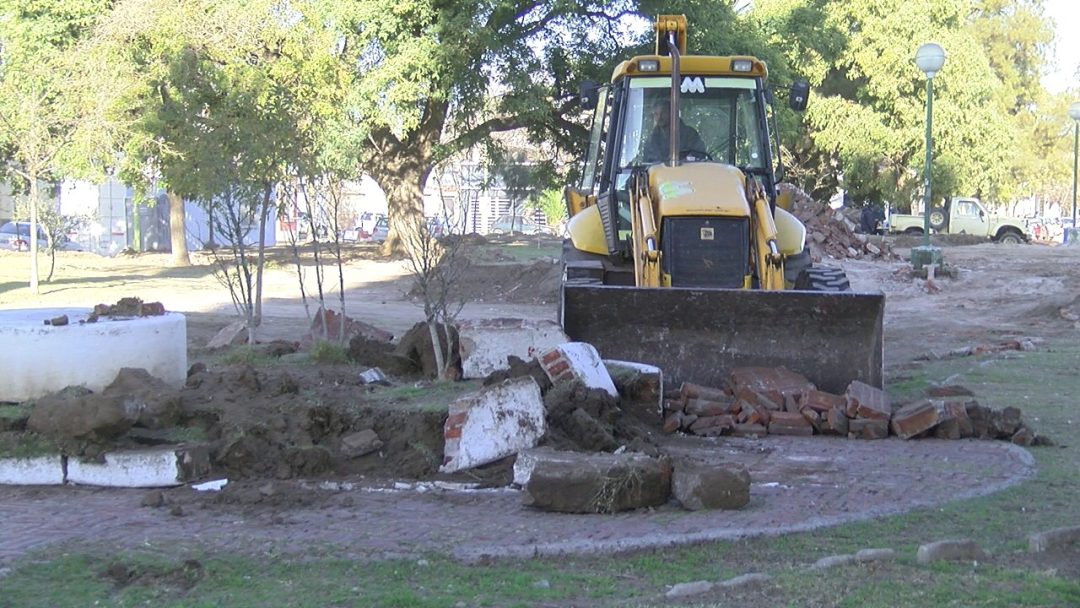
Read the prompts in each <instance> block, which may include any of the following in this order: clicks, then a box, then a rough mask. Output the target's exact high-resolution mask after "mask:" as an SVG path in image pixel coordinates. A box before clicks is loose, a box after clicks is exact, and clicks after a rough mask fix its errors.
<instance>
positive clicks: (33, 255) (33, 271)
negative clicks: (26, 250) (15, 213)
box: [29, 171, 39, 294]
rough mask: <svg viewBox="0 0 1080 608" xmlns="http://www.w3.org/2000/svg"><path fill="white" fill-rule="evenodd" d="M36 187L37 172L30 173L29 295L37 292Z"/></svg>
mask: <svg viewBox="0 0 1080 608" xmlns="http://www.w3.org/2000/svg"><path fill="white" fill-rule="evenodd" d="M37 227H38V185H37V172H36V171H31V172H30V235H29V237H30V293H33V294H37V293H39V290H38V238H37Z"/></svg>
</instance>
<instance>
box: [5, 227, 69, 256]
mask: <svg viewBox="0 0 1080 608" xmlns="http://www.w3.org/2000/svg"><path fill="white" fill-rule="evenodd" d="M37 233H38V247H39V248H40V249H47V248H48V246H49V237H48V235H47V234H46V233H45V229H44V228H42V227H41V226H40V225H39V226H38V227H37ZM0 247H2V248H4V249H14V250H16V251H29V250H30V222H8V223H6V224H4V225H3V226H0ZM56 249H57V250H58V251H82V250H83V248H82V247H81V246H80V245H79V244H78V243H76V242H75V241H73V240H71V239H69V238H68V237H66V236H63V235H61V236H60V237H59V238H58V239H57V244H56Z"/></svg>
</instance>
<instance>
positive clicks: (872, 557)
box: [855, 549, 896, 564]
mask: <svg viewBox="0 0 1080 608" xmlns="http://www.w3.org/2000/svg"><path fill="white" fill-rule="evenodd" d="M894 559H896V551H895V550H893V549H862V550H860V551H858V552H856V553H855V561H856V562H859V563H860V564H865V563H869V562H886V561H892V560H894Z"/></svg>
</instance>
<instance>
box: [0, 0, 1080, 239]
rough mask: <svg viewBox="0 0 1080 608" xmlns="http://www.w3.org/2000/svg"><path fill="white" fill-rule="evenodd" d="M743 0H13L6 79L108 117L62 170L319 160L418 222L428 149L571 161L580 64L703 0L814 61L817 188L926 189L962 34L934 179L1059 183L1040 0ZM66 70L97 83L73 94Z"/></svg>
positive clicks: (708, 41)
mask: <svg viewBox="0 0 1080 608" xmlns="http://www.w3.org/2000/svg"><path fill="white" fill-rule="evenodd" d="M735 7H736V3H734V2H716V1H715V0H678V1H675V2H663V3H661V2H656V1H655V0H640V1H634V0H620V1H618V2H600V1H599V0H574V1H568V0H532V1H529V2H520V1H514V2H511V1H509V0H468V1H454V2H445V1H438V2H436V1H434V0H394V1H389V0H288V1H285V2H282V1H280V0H254V1H246V0H245V1H243V2H241V1H240V0H173V1H170V2H165V1H164V0H117V1H110V0H79V1H76V2H61V1H60V0H50V1H42V0H0V15H2V18H3V20H4V21H3V24H4V29H3V34H0V36H2V37H3V42H4V49H3V59H4V61H3V63H2V65H0V70H2V71H0V75H2V77H3V78H2V82H0V86H3V87H5V88H4V92H3V93H0V94H2V95H4V96H5V97H4V99H5V100H7V101H6V102H5V104H4V106H5V107H6V108H18V107H23V106H20V105H19V104H20V103H25V101H26V100H27V99H32V98H33V95H31V93H32V91H38V92H39V93H40V92H46V93H47V94H46V96H45V97H43V98H39V99H48V100H58V101H60V100H63V103H61V104H59V105H55V106H47V107H55V108H57V109H58V110H59V109H63V110H64V111H65V112H67V114H65V116H86V115H87V114H86V110H87V108H90V109H93V110H94V111H95V112H96V114H95V115H97V116H99V117H100V118H101V123H100V124H99V125H97V129H96V133H97V134H98V135H97V136H96V137H93V138H87V139H84V140H82V141H84V142H90V141H94V142H96V144H95V145H94V146H90V145H89V144H86V145H82V144H80V145H73V146H66V147H65V148H64V150H66V151H67V152H65V154H68V156H69V157H70V159H71V160H72V162H65V163H54V164H53V166H51V167H50V168H49V169H48V172H49V174H50V175H53V176H54V177H57V178H58V177H63V176H64V175H67V174H74V173H78V172H79V171H83V172H85V170H86V169H88V168H95V167H96V168H102V167H105V166H106V165H113V166H116V167H119V168H120V170H121V175H122V176H124V177H125V179H126V180H127V181H129V182H130V183H132V184H133V185H136V186H137V187H142V188H144V189H146V188H149V187H151V186H157V187H166V188H168V189H169V190H170V192H173V193H175V194H176V195H177V196H183V197H186V198H189V199H195V200H201V201H211V200H213V199H214V197H215V196H217V195H219V194H221V193H222V192H223V191H225V190H226V189H229V188H240V187H250V188H253V189H255V190H258V191H261V190H262V189H263V188H264V187H265V185H266V184H271V183H274V182H282V181H287V180H296V179H302V178H303V176H304V175H323V174H333V175H335V176H338V177H340V178H342V179H346V178H356V177H359V176H360V175H361V174H368V175H370V176H372V177H373V178H374V179H375V180H376V182H377V183H379V185H380V186H381V187H382V188H383V189H384V190H385V191H386V193H387V195H388V199H389V214H390V222H391V230H392V234H391V238H390V239H389V242H390V244H391V246H393V245H394V243H395V242H396V240H397V238H398V237H397V234H396V231H397V230H398V229H399V228H400V227H403V226H408V225H417V224H418V223H417V222H415V221H413V220H415V218H416V217H417V216H419V215H420V214H422V212H423V207H422V196H423V189H424V186H425V184H426V181H427V178H428V176H429V175H430V173H431V171H432V169H433V168H434V167H436V166H437V165H439V164H440V163H442V162H444V161H446V160H447V159H450V158H452V157H454V156H455V155H456V154H458V153H460V152H462V151H464V150H468V149H470V148H473V147H474V146H483V147H485V148H486V149H487V157H488V158H490V159H494V160H498V159H499V158H500V155H501V154H503V153H505V151H506V150H505V149H504V147H503V145H502V144H501V143H500V141H501V140H500V138H496V137H492V134H494V133H498V132H501V131H509V130H515V129H520V130H522V131H523V132H524V133H525V134H526V135H527V137H528V138H529V139H530V140H531V141H532V142H534V143H540V142H543V143H544V144H545V145H544V146H536V147H535V148H534V154H536V155H537V156H538V158H537V159H534V160H536V161H538V163H539V166H540V167H541V168H545V169H548V171H547V175H549V176H550V175H554V174H555V173H554V171H553V170H554V169H557V163H555V162H554V161H555V156H556V155H557V154H563V155H567V154H568V155H570V156H574V155H576V154H577V153H578V151H580V149H581V147H582V146H583V144H584V141H585V138H586V131H585V128H584V127H585V124H584V123H585V121H586V117H585V115H584V114H583V113H582V112H581V111H580V109H579V108H578V106H577V103H576V101H577V100H576V93H577V90H578V85H579V84H580V83H581V82H582V81H583V80H585V79H589V80H597V81H603V80H606V79H607V77H608V76H609V75H610V73H611V69H612V68H613V67H614V65H615V64H616V63H617V62H618V61H620V60H622V59H624V58H626V57H628V56H630V55H633V54H635V53H640V52H648V51H649V50H650V49H651V44H652V34H651V31H650V28H649V23H650V22H651V20H652V19H653V18H654V16H655V14H657V13H660V12H665V13H685V14H687V15H688V17H689V19H690V47H691V49H692V51H693V52H697V53H718V54H722V53H746V54H754V55H758V56H760V57H762V58H764V59H765V60H766V61H768V62H769V66H770V79H771V80H772V81H773V82H774V84H776V85H778V86H777V88H778V89H779V88H783V87H784V86H786V85H787V84H790V82H791V81H792V80H793V79H795V78H796V77H805V78H807V79H809V80H810V82H811V83H812V84H813V86H814V93H813V95H812V96H811V104H810V107H809V109H808V111H807V112H806V114H805V115H804V116H802V117H797V116H795V115H793V114H790V113H788V112H787V111H786V110H781V111H780V122H781V126H782V134H783V137H784V139H783V145H784V148H785V150H786V157H787V158H789V159H791V160H792V164H793V165H794V166H795V168H796V169H797V170H796V171H794V172H793V173H792V177H793V179H796V180H798V181H799V182H800V185H803V186H804V187H805V188H807V189H809V190H811V191H813V192H815V193H816V194H818V195H820V196H825V195H827V193H829V192H830V191H831V190H832V189H833V188H834V187H835V186H836V185H837V184H841V185H842V186H843V187H845V188H846V189H847V190H848V192H850V193H851V195H852V197H853V198H854V199H855V200H864V199H865V200H873V201H889V202H892V203H894V204H900V205H903V204H904V203H905V202H906V201H907V200H910V199H911V198H912V197H913V196H914V195H916V194H917V193H918V191H919V188H920V183H921V179H920V174H921V170H922V163H923V158H924V155H925V145H926V143H925V136H924V129H925V119H926V117H925V110H926V97H925V96H926V79H925V77H924V75H923V74H921V73H920V72H919V71H918V69H917V68H916V67H915V66H914V63H913V61H912V59H913V56H914V53H915V50H916V48H917V47H918V46H919V44H920V43H922V42H924V41H927V40H935V41H937V42H939V43H940V44H942V45H943V46H944V47H945V49H946V51H947V53H948V59H947V61H946V65H945V67H944V69H943V70H942V71H941V73H940V74H939V75H938V76H937V77H936V78H935V80H934V87H935V100H934V101H935V103H934V156H935V164H934V169H935V172H934V192H935V193H939V194H946V193H955V194H977V195H980V196H982V197H984V198H986V199H988V200H989V201H991V202H993V201H1005V200H1011V199H1015V198H1019V197H1024V196H1029V195H1039V196H1050V193H1052V192H1054V188H1056V187H1058V186H1059V185H1060V182H1061V181H1062V179H1063V175H1064V173H1065V171H1064V170H1063V169H1062V168H1059V167H1058V166H1057V163H1056V159H1058V158H1059V156H1060V157H1061V158H1064V154H1065V149H1066V147H1067V143H1068V142H1065V141H1064V139H1063V137H1062V133H1063V129H1065V128H1066V127H1067V126H1068V120H1067V118H1065V116H1064V113H1063V112H1062V110H1061V109H1062V107H1063V106H1064V105H1067V104H1065V103H1064V99H1065V98H1064V97H1061V96H1058V97H1055V96H1051V95H1049V94H1048V93H1046V91H1044V90H1043V89H1042V87H1041V85H1040V83H1039V78H1040V76H1041V75H1042V74H1043V71H1044V70H1045V69H1046V68H1045V65H1046V54H1047V49H1048V47H1049V45H1050V44H1051V43H1052V39H1051V35H1050V30H1049V27H1048V24H1047V21H1046V19H1045V18H1044V17H1043V15H1042V9H1041V1H1040V0H913V1H912V0H843V1H841V0H756V1H755V2H754V3H753V4H752V5H751V6H750V7H749V8H747V7H745V6H742V3H740V8H739V9H736V8H735ZM75 45H78V46H77V48H78V52H75V53H72V52H69V51H68V50H67V49H71V48H76V46H75ZM60 59H63V60H64V61H66V62H68V64H69V65H71V67H69V68H67V69H66V71H59V70H48V69H45V70H39V71H41V72H42V73H41V74H40V75H39V77H40V78H41V79H43V80H41V81H40V85H33V83H34V82H35V80H34V79H33V78H27V77H25V76H23V75H21V72H20V70H22V71H25V72H26V73H30V72H31V71H32V68H35V66H48V65H52V63H50V62H52V61H59V60H60ZM16 74H20V76H19V77H18V78H16ZM50 78H51V79H52V80H50ZM72 81H76V82H77V81H82V82H87V83H88V84H89V85H90V87H89V88H87V89H84V90H82V92H81V93H79V94H78V95H73V94H71V91H72V90H73V89H74V88H76V87H73V86H72ZM95 83H96V86H95ZM32 85H33V86H32ZM35 86H36V88H35ZM79 88H82V87H81V85H80V87H79ZM79 100H83V101H79ZM86 100H90V102H89V103H88V102H87V101H86ZM79 108H81V109H79ZM73 109H78V111H74V110H73ZM7 112H8V114H5V115H6V116H7V115H10V112H11V110H7ZM6 120H8V122H9V123H13V122H14V121H13V120H12V119H11V118H8V119H6ZM23 122H24V124H27V125H31V124H33V125H37V124H38V123H39V121H29V122H27V121H23ZM84 122H86V121H85V120H84V121H83V122H79V121H76V122H75V123H72V124H69V125H68V126H64V123H63V122H55V121H54V122H51V123H50V124H53V125H54V126H53V127H50V129H51V130H50V131H49V132H50V133H52V134H55V135H58V136H60V137H61V139H62V140H64V141H66V140H68V139H71V136H72V134H73V133H75V132H76V131H80V132H90V130H88V129H85V128H82V126H80V125H83V123H84ZM76 126H79V128H78V129H77V128H76ZM14 133H17V131H12V130H11V129H8V130H7V131H6V136H5V137H3V139H2V141H3V142H5V144H6V147H5V148H3V150H4V152H5V154H6V158H8V159H14V158H15V151H14V150H15V148H13V145H14V144H15V143H16V142H19V141H22V140H25V139H26V138H24V137H21V136H19V135H13V134H14ZM27 141H29V140H27ZM502 141H505V139H503V140H502ZM104 148H107V149H108V153H106V151H105V149H104ZM69 153H70V154H69ZM76 159H78V160H76ZM1062 164H1064V161H1063V162H1062ZM61 165H62V166H63V168H61ZM8 166H9V167H13V166H15V165H12V164H11V163H10V162H9V163H8ZM841 177H842V182H841ZM541 185H542V186H547V185H549V184H546V183H544V184H541Z"/></svg>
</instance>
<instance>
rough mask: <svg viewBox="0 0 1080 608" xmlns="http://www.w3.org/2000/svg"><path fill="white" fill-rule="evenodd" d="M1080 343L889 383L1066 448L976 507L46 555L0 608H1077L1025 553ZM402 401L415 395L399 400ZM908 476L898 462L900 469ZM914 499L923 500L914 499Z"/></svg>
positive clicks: (1067, 585)
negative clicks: (820, 567) (445, 551)
mask: <svg viewBox="0 0 1080 608" xmlns="http://www.w3.org/2000/svg"><path fill="white" fill-rule="evenodd" d="M1078 361H1080V346H1077V345H1075V344H1074V343H1072V342H1070V341H1067V340H1060V341H1056V342H1051V343H1049V344H1046V345H1044V347H1043V348H1042V349H1040V350H1039V351H1037V352H1027V353H1007V354H1006V355H1004V356H1003V355H1000V354H999V355H996V356H993V357H969V358H963V359H954V360H947V361H936V362H931V363H926V364H922V365H920V366H917V367H913V368H910V369H907V370H904V371H903V376H902V377H899V376H898V377H897V378H895V381H894V383H893V385H892V392H893V394H894V396H896V397H898V398H904V397H906V396H915V395H917V394H918V393H919V392H920V391H921V389H922V388H923V387H925V386H926V385H928V384H929V383H931V382H940V381H942V380H944V379H945V378H952V381H953V382H955V383H959V384H963V385H964V386H967V387H969V388H971V389H973V390H974V391H975V392H976V394H977V396H978V399H979V401H980V403H983V404H984V405H988V406H990V407H994V408H1001V407H1005V406H1009V405H1016V406H1019V407H1021V409H1022V410H1023V412H1024V420H1025V421H1026V422H1027V423H1028V424H1029V425H1030V426H1032V427H1033V428H1034V429H1035V430H1036V431H1038V432H1040V433H1042V434H1046V435H1048V436H1050V437H1051V438H1052V439H1053V440H1055V441H1056V442H1057V443H1058V444H1059V445H1058V446H1057V447H1045V448H1036V449H1032V454H1033V455H1034V457H1035V459H1036V461H1037V463H1038V467H1039V473H1038V475H1037V477H1036V478H1035V479H1033V480H1031V481H1029V482H1027V483H1025V484H1023V485H1021V486H1019V487H1015V488H1012V489H1009V490H1006V491H1003V492H999V493H997V494H994V495H991V496H987V497H984V498H979V499H974V500H968V501H963V502H959V503H954V504H948V505H944V506H942V507H939V508H935V509H926V510H921V511H917V512H914V513H910V514H907V515H903V516H898V517H892V518H887V519H880V520H874V521H868V522H861V523H853V524H848V525H842V526H839V527H833V528H828V529H823V530H819V531H816V532H813V533H804V534H792V535H786V536H781V537H776V538H753V539H746V540H742V541H735V542H720V543H713V544H708V545H703V546H698V547H690V548H679V549H668V550H657V551H650V552H644V553H638V554H632V555H623V556H614V557H595V556H590V557H574V558H561V559H537V560H526V561H508V562H499V563H496V564H493V565H485V566H467V565H463V564H460V563H456V562H453V561H450V560H448V559H446V558H443V557H440V556H428V557H427V558H426V559H423V560H384V561H356V560H346V559H341V558H340V557H338V556H337V554H336V552H335V549H334V548H332V547H318V548H315V547H313V548H309V549H308V550H307V552H306V553H305V554H303V555H300V556H295V555H294V556H291V557H288V558H286V557H283V556H275V555H261V556H251V555H235V554H228V553H198V552H183V553H181V554H162V553H161V552H160V551H158V552H145V553H140V552H124V553H117V552H115V551H113V550H111V549H109V548H104V547H94V548H88V547H81V548H80V549H79V550H78V551H76V552H71V551H70V550H69V551H66V552H60V551H61V550H60V549H50V550H48V551H46V552H44V553H41V554H38V555H35V556H33V557H27V558H24V559H22V560H20V561H18V562H17V563H16V564H14V565H13V568H12V570H11V572H10V573H8V574H7V575H6V576H5V577H4V578H2V579H0V587H2V588H3V593H2V594H0V606H4V607H6V606H57V607H59V606H91V605H100V606H136V605H138V606H143V605H154V606H237V607H239V606H402V607H404V606H445V607H453V606H594V605H599V606H627V605H642V606H648V605H665V606H666V605H694V606H731V605H736V606H852V607H862V606H870V607H873V606H881V607H886V606H920V607H921V606H1003V607H1004V606H1075V605H1080V582H1078V575H1080V548H1076V549H1073V550H1069V551H1066V552H1064V553H1057V554H1051V555H1049V556H1032V555H1030V554H1028V553H1027V540H1026V539H1027V535H1028V534H1030V533H1032V532H1036V531H1041V530H1046V529H1050V528H1055V527H1060V526H1069V525H1075V524H1077V522H1078V521H1080V483H1078V481H1080V449H1078V448H1077V447H1076V446H1075V444H1076V435H1077V431H1076V427H1077V425H1078V424H1080V408H1078V407H1077V406H1076V402H1075V400H1074V398H1073V397H1072V396H1073V395H1076V394H1080V377H1078V376H1077V374H1076V372H1075V370H1076V364H1077V362H1078ZM398 390H401V392H402V394H401V395H400V397H402V398H403V399H406V400H408V399H411V398H413V397H415V396H414V395H412V394H411V393H410V391H409V390H408V389H398ZM898 466H902V463H898ZM912 491H918V488H912ZM950 538H972V539H974V540H976V541H977V542H978V543H980V545H981V546H982V547H983V548H985V549H986V550H987V551H989V552H990V554H991V557H990V559H989V560H988V561H986V563H938V564H934V565H921V564H918V563H917V562H916V560H915V552H916V550H917V548H918V546H919V545H920V544H923V543H927V542H932V541H935V540H942V539H950ZM865 548H892V549H895V550H896V551H897V557H896V559H895V560H893V561H887V562H879V563H873V564H853V565H850V566H843V567H839V568H835V569H831V570H826V571H811V570H808V569H807V567H808V566H809V565H811V564H813V563H814V562H815V561H816V560H818V559H820V558H821V557H824V556H828V555H836V554H849V553H854V552H856V551H858V550H860V549H865ZM748 572H764V573H767V574H769V575H771V576H772V577H773V579H772V581H770V582H769V583H767V584H765V585H764V586H761V587H759V588H756V589H752V590H750V589H748V590H742V591H727V592H711V593H709V594H705V595H703V596H695V597H693V598H690V600H691V601H687V602H686V603H683V604H679V603H677V602H668V601H667V600H665V599H664V598H663V593H664V592H665V590H666V589H667V588H668V587H669V586H670V585H673V584H675V583H680V582H690V581H696V580H708V581H720V580H724V579H726V578H730V577H733V576H737V575H741V574H745V573H748Z"/></svg>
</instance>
